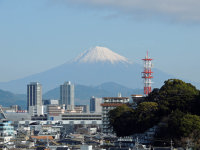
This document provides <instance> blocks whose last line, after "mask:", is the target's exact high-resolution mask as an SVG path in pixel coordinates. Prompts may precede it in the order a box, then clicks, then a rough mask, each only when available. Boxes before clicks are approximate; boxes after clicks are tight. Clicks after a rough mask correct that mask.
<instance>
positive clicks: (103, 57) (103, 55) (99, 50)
mask: <svg viewBox="0 0 200 150" xmlns="http://www.w3.org/2000/svg"><path fill="white" fill-rule="evenodd" d="M73 62H78V63H96V62H110V63H111V64H115V63H129V64H130V63H131V62H130V61H129V60H128V59H127V58H126V57H124V56H121V55H119V54H117V53H115V52H113V51H111V50H110V49H108V48H106V47H100V46H96V47H94V48H91V49H90V50H87V51H85V52H83V53H82V54H80V55H79V56H78V57H76V58H75V59H74V60H73Z"/></svg>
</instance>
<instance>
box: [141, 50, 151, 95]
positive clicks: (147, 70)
mask: <svg viewBox="0 0 200 150" xmlns="http://www.w3.org/2000/svg"><path fill="white" fill-rule="evenodd" d="M142 60H143V61H144V71H143V72H142V78H143V79H144V95H145V96H147V95H149V93H151V84H152V82H151V79H152V78H153V76H152V73H153V72H152V71H151V68H152V63H151V61H152V60H153V59H151V58H149V56H148V51H147V55H146V57H145V59H142Z"/></svg>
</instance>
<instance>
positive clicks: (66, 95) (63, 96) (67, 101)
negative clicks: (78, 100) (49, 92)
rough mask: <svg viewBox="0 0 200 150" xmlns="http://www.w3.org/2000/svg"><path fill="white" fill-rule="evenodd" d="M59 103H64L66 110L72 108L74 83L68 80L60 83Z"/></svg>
mask: <svg viewBox="0 0 200 150" xmlns="http://www.w3.org/2000/svg"><path fill="white" fill-rule="evenodd" d="M60 104H61V105H63V104H64V105H65V107H66V109H67V110H73V109H74V84H71V82H70V81H68V82H65V83H64V84H63V85H60Z"/></svg>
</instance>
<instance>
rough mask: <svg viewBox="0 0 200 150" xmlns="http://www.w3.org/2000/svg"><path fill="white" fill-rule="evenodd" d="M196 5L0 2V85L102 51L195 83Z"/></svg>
mask: <svg viewBox="0 0 200 150" xmlns="http://www.w3.org/2000/svg"><path fill="white" fill-rule="evenodd" d="M199 7H200V2H199V1H197V0H190V1H186V0H173V1H172V0H163V1H160V0H148V1H146V0H127V1H124V0H20V1H15V0H0V52H1V55H0V70H1V73H0V81H9V80H14V79H18V78H22V77H25V76H28V75H31V74H34V73H38V72H42V71H45V70H48V69H50V68H52V67H55V66H58V65H60V64H63V63H65V62H67V61H69V60H71V59H73V58H74V57H76V56H77V55H79V54H80V53H81V52H83V51H84V50H87V49H89V48H91V47H94V46H105V47H108V48H109V49H111V50H113V51H114V52H116V53H119V54H121V55H123V56H125V57H127V58H129V59H130V60H132V61H133V62H137V63H142V62H141V59H142V58H143V57H144V56H145V54H146V51H147V50H149V53H150V56H151V57H153V58H154V66H155V67H156V68H159V69H161V70H162V71H164V72H167V73H169V74H172V75H175V76H177V77H178V78H185V79H188V80H192V81H199V74H200V69H199V68H200V63H198V60H199V56H200V45H199V43H200V10H199Z"/></svg>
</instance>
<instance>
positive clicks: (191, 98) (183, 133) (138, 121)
mask: <svg viewBox="0 0 200 150" xmlns="http://www.w3.org/2000/svg"><path fill="white" fill-rule="evenodd" d="M199 93H200V92H199V90H198V89H196V87H195V86H193V85H192V84H190V83H185V82H183V81H182V80H179V79H169V80H167V81H165V82H164V85H163V86H162V87H161V88H160V89H154V90H153V91H152V92H151V93H150V94H149V95H148V96H147V97H146V98H145V100H144V102H141V103H139V104H138V105H137V108H134V109H133V108H131V107H129V106H126V105H123V106H120V107H118V108H116V109H114V110H112V111H110V113H109V118H110V125H111V127H113V130H114V132H115V133H116V134H117V135H118V136H127V135H132V134H135V133H143V132H145V131H146V130H148V129H149V128H151V127H153V126H154V125H158V123H159V122H162V120H163V118H165V120H167V121H166V122H165V126H164V128H162V129H161V128H160V131H159V132H157V135H156V136H157V137H161V138H169V137H173V138H175V139H178V140H180V139H181V138H185V137H190V138H192V139H198V140H200V136H198V135H200V117H199V115H200V111H199V107H200V94H199ZM163 131H164V132H163ZM196 133H198V134H196Z"/></svg>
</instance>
